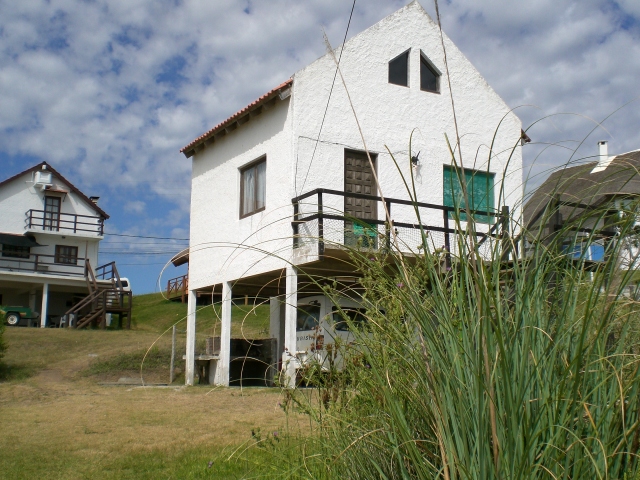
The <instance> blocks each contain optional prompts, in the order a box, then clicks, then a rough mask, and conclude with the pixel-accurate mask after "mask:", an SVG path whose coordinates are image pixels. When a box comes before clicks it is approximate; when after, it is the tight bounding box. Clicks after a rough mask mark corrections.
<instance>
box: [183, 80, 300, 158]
mask: <svg viewBox="0 0 640 480" xmlns="http://www.w3.org/2000/svg"><path fill="white" fill-rule="evenodd" d="M291 85H293V79H291V78H290V79H289V80H287V81H286V82H284V83H281V84H280V85H278V86H277V87H276V88H274V89H273V90H269V91H268V92H267V93H265V94H264V95H262V96H261V97H260V98H258V99H257V100H254V101H253V102H251V103H250V104H249V105H247V106H246V107H244V108H243V109H242V110H239V111H237V112H236V113H234V114H233V115H231V116H230V117H229V118H227V119H226V120H224V121H222V122H220V123H219V124H218V125H216V126H215V127H213V128H212V129H211V130H209V131H208V132H206V133H203V134H202V135H200V136H199V137H198V138H196V139H195V140H193V141H192V142H191V143H190V144H189V145H187V146H186V147H183V148H181V149H180V152H181V153H184V156H185V157H187V158H189V157H191V156H193V154H194V153H196V152H195V149H196V148H197V147H198V146H200V145H202V144H203V143H205V142H206V141H207V140H209V139H211V138H212V137H213V136H214V135H216V134H217V133H220V132H222V131H223V130H224V129H226V128H227V127H230V126H232V125H233V124H234V123H236V122H238V123H244V122H242V120H243V119H246V120H247V121H248V120H249V115H250V114H251V112H253V111H255V110H257V109H258V108H260V107H261V106H262V105H264V104H265V103H267V102H269V101H270V100H273V99H275V98H276V97H277V96H278V95H281V94H283V93H285V92H286V90H287V89H289V88H291Z"/></svg>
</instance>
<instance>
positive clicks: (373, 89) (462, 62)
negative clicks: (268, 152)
mask: <svg viewBox="0 0 640 480" xmlns="http://www.w3.org/2000/svg"><path fill="white" fill-rule="evenodd" d="M444 40H445V46H446V50H447V60H448V64H449V72H450V74H451V90H452V91H453V97H454V101H455V107H456V116H457V122H458V130H459V133H460V136H461V144H462V154H463V157H462V159H463V163H464V167H465V168H474V169H480V170H486V169H487V167H489V170H490V171H491V172H494V173H495V174H496V186H495V197H496V204H495V207H496V208H499V207H500V206H501V205H509V206H510V207H512V208H514V207H515V208H516V212H515V213H516V216H517V215H518V212H519V210H520V203H521V200H522V173H521V167H522V156H521V148H520V145H519V139H520V133H521V122H520V120H519V119H518V118H517V117H516V116H515V115H514V114H512V113H509V107H508V106H507V105H506V104H505V103H504V102H503V101H502V99H500V97H499V96H498V95H497V94H496V93H495V92H494V91H493V90H492V89H491V87H489V85H488V84H487V83H486V81H485V80H484V79H483V78H482V77H481V76H480V74H479V73H478V71H477V70H476V69H475V68H474V67H473V65H472V64H471V63H470V62H469V61H468V60H467V59H466V58H465V57H464V55H463V54H462V53H461V52H460V51H459V50H458V49H457V48H456V46H455V45H454V44H453V43H452V42H451V41H450V40H449V39H448V37H446V36H445V39H444ZM409 49H410V55H409V56H410V61H409V65H410V66H409V70H410V73H409V87H403V86H398V85H393V84H389V83H388V62H389V61H390V60H391V59H393V58H395V57H397V56H398V55H399V54H401V53H402V52H405V51H407V50H409ZM421 52H423V53H424V54H425V55H426V56H427V57H428V58H429V59H430V61H431V62H432V63H433V64H434V65H435V66H436V67H437V68H438V70H439V71H440V72H441V73H442V76H441V78H440V93H439V94H437V93H431V92H425V91H422V90H420V55H421ZM336 55H337V56H339V55H340V51H337V52H336ZM341 71H342V74H343V76H344V78H345V83H346V87H347V88H348V91H349V95H350V97H351V101H352V103H353V107H354V109H355V111H356V114H357V117H358V120H359V122H360V126H361V128H362V131H363V135H364V138H365V141H366V143H367V147H368V149H369V150H370V151H371V152H373V153H376V154H377V157H378V161H377V163H378V165H377V169H378V175H379V179H380V183H381V186H382V193H383V195H384V196H385V197H390V198H400V199H409V194H408V192H407V189H406V187H405V184H404V182H403V179H402V177H404V178H405V179H406V181H407V182H408V183H411V178H410V177H411V167H410V166H409V145H410V141H411V150H412V152H413V153H414V154H416V153H418V152H420V166H419V167H418V168H417V169H414V171H413V173H414V175H415V188H416V192H417V199H418V201H420V202H427V203H434V204H439V205H441V204H442V203H443V178H442V172H443V166H444V165H449V164H451V155H450V153H449V147H448V145H447V141H446V137H448V138H449V141H450V142H451V144H452V146H455V141H456V130H455V123H454V117H453V110H452V106H451V96H450V90H449V85H448V81H447V76H446V68H445V63H444V55H443V52H442V46H441V40H440V33H439V29H438V27H437V25H436V24H435V23H434V22H433V21H432V20H431V18H430V17H429V16H428V15H427V14H426V12H424V10H423V9H422V7H421V6H420V5H419V4H418V3H416V2H414V3H411V4H410V5H408V6H406V7H405V8H403V9H401V10H399V11H398V12H396V13H394V14H392V15H391V16H389V17H387V18H385V19H383V20H382V21H381V22H379V23H378V24H376V25H374V26H373V27H371V28H369V29H367V30H365V31H364V32H362V33H360V34H359V35H357V36H355V37H354V38H352V39H351V40H350V41H349V42H347V44H346V45H345V47H344V51H343V52H342V58H341ZM334 72H335V63H334V61H333V59H332V58H331V57H330V56H329V55H325V56H323V57H321V58H320V59H318V60H317V61H316V62H314V63H312V64H311V65H309V66H308V67H306V68H304V69H303V70H301V71H299V72H297V73H296V74H295V75H294V86H293V96H294V119H295V123H294V132H295V138H294V142H295V145H294V149H295V152H296V162H297V165H296V166H297V171H298V175H297V177H296V179H295V189H296V193H297V194H301V193H304V192H308V191H310V190H313V189H315V188H318V187H325V188H332V189H336V190H343V189H344V179H343V175H344V167H343V162H344V150H345V148H349V149H355V150H363V148H364V147H363V142H362V139H361V136H360V133H359V132H358V128H357V123H356V120H355V118H354V115H353V113H352V110H351V106H350V105H349V101H348V98H347V94H346V91H345V87H344V85H343V84H342V82H341V81H340V78H338V80H337V83H336V85H335V86H334V89H333V94H332V96H331V101H330V103H329V107H328V110H327V115H326V119H325V121H324V125H323V127H322V133H321V134H320V137H319V141H318V142H317V145H316V138H318V133H319V132H320V125H321V123H322V117H323V114H324V111H325V108H326V105H327V98H328V95H329V91H330V89H331V83H332V81H333V77H334ZM505 116H506V118H504V119H503V117H505ZM501 122H502V124H501V125H500V123H501ZM499 125H500V127H499ZM498 127H499V129H498ZM496 131H497V132H498V135H497V138H496V141H495V145H494V147H493V153H492V154H490V151H489V146H490V145H491V142H492V140H493V136H494V134H495V133H496ZM412 134H413V136H412ZM445 135H446V137H445ZM314 149H315V154H314V153H313V152H314ZM389 151H390V152H391V154H393V156H394V158H395V160H396V161H397V162H398V164H399V165H400V171H398V168H397V167H396V165H395V164H394V162H393V160H392V158H391V155H390V154H389ZM510 154H512V155H511V160H510V163H509V166H508V168H506V167H507V161H508V157H509V155H510ZM458 159H459V157H458ZM489 159H490V164H489ZM505 169H506V170H507V175H506V176H505V177H504V183H502V172H503V171H504V170H505ZM501 183H502V185H503V187H504V194H503V197H502V198H499V197H500V187H501ZM324 201H325V204H328V205H329V207H334V208H336V209H337V210H342V199H340V198H335V197H334V198H328V199H324ZM332 202H333V203H332ZM314 208H315V205H311V206H310V209H311V210H313V209H314ZM422 214H423V215H425V216H426V218H425V217H423V218H422V220H423V223H424V222H425V220H426V223H429V224H434V225H442V214H441V213H440V212H438V211H433V210H431V211H424V212H422ZM378 215H379V218H380V219H381V220H382V219H384V210H383V208H382V206H381V205H380V206H379V207H378ZM391 216H392V219H393V220H395V221H398V222H415V221H416V218H415V214H414V212H413V210H412V209H411V208H409V207H404V208H397V207H396V208H393V209H392V212H391ZM400 236H402V232H400Z"/></svg>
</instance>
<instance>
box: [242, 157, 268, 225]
mask: <svg viewBox="0 0 640 480" xmlns="http://www.w3.org/2000/svg"><path fill="white" fill-rule="evenodd" d="M266 184H267V157H262V158H260V159H258V160H257V161H255V162H253V163H252V164H250V165H248V166H247V167H244V168H243V169H241V170H240V218H243V217H247V216H249V215H252V214H254V213H257V212H260V211H262V210H264V208H265V200H266V186H267V185H266Z"/></svg>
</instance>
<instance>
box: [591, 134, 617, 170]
mask: <svg viewBox="0 0 640 480" xmlns="http://www.w3.org/2000/svg"><path fill="white" fill-rule="evenodd" d="M614 158H615V157H611V158H609V152H608V148H607V141H606V140H600V141H599V142H598V164H597V165H596V166H595V167H594V168H593V170H591V173H598V172H602V171H604V170H605V169H606V168H607V167H608V166H609V164H610V163H611V160H613V159H614Z"/></svg>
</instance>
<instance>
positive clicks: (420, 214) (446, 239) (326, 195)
mask: <svg viewBox="0 0 640 480" xmlns="http://www.w3.org/2000/svg"><path fill="white" fill-rule="evenodd" d="M383 201H384V205H386V209H385V206H383V203H382V202H383ZM291 202H292V204H293V221H292V222H291V225H292V229H293V239H294V240H293V241H294V248H298V249H299V248H302V247H305V246H312V247H313V248H314V249H315V247H316V246H317V254H318V255H319V256H321V257H322V255H324V253H325V250H326V249H327V248H332V249H348V248H354V247H355V248H368V249H372V250H380V249H387V250H388V249H390V248H391V245H392V243H393V244H394V249H397V250H399V251H401V252H404V253H419V252H420V251H421V250H422V249H423V248H424V244H425V240H426V244H427V245H428V247H429V250H430V251H432V252H433V251H435V250H442V251H446V252H449V253H451V254H454V255H455V254H456V253H457V250H458V246H459V240H460V239H461V237H466V236H468V235H469V232H468V231H466V222H464V221H463V220H461V221H460V222H458V221H455V220H454V217H455V215H456V209H455V208H453V207H449V206H445V205H435V204H430V203H423V202H413V201H410V200H400V199H395V198H388V197H385V198H384V200H383V199H382V198H381V197H377V196H373V195H365V194H360V193H347V192H342V191H338V190H329V189H326V188H318V189H315V190H313V191H310V192H307V193H305V194H302V195H300V196H298V197H295V198H293V199H292V200H291ZM363 202H368V203H367V205H364V204H363ZM345 205H349V206H350V208H351V209H354V210H358V209H359V208H360V207H366V209H368V211H369V212H372V213H371V214H370V215H369V216H370V217H371V218H358V217H357V216H355V215H347V214H345V213H344V211H345V210H346V207H345ZM385 210H386V211H387V212H388V213H389V216H390V218H391V222H387V221H386V220H381V218H382V219H384V218H385V217H386V212H385ZM471 214H472V215H473V216H474V217H476V218H477V219H482V220H477V221H476V223H475V229H476V231H475V232H474V234H475V236H476V240H477V242H476V248H478V250H479V253H480V254H481V256H482V254H483V250H486V249H492V248H494V247H495V246H496V241H500V239H503V238H504V239H506V238H507V236H508V235H509V231H508V229H509V224H508V219H509V207H506V206H505V207H502V210H501V211H500V212H485V211H480V210H471ZM465 215H466V214H465V213H463V212H460V216H461V217H462V218H464V216H465ZM483 220H485V221H486V223H483ZM487 253H488V252H487Z"/></svg>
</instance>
